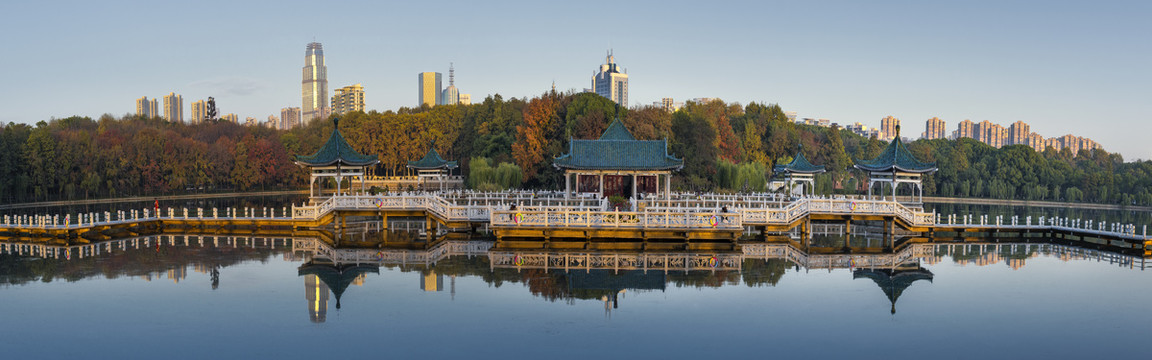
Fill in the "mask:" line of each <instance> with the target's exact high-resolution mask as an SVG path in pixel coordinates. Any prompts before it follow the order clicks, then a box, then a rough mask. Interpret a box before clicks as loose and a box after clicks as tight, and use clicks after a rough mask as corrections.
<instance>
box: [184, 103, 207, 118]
mask: <svg viewBox="0 0 1152 360" xmlns="http://www.w3.org/2000/svg"><path fill="white" fill-rule="evenodd" d="M207 115H208V102H207V101H204V100H196V101H194V102H192V117H190V118H188V123H189V124H199V123H202V122H204V117H205V116H207Z"/></svg>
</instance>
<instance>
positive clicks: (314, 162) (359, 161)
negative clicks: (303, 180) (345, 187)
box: [296, 118, 380, 196]
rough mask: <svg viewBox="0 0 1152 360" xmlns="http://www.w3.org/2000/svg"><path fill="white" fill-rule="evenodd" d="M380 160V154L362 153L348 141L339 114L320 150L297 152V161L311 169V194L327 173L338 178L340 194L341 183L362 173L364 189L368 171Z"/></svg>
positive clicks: (334, 119)
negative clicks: (305, 153)
mask: <svg viewBox="0 0 1152 360" xmlns="http://www.w3.org/2000/svg"><path fill="white" fill-rule="evenodd" d="M379 163H380V160H379V159H378V158H377V157H376V155H371V156H368V155H363V154H360V153H359V152H357V151H356V150H355V149H353V148H352V146H350V145H348V142H347V141H345V140H344V136H342V135H340V119H339V118H333V119H332V134H330V135H328V141H327V142H325V143H324V146H321V147H320V149H319V150H316V153H315V154H312V155H309V156H300V155H298V156H296V165H299V166H301V167H307V168H308V169H309V179H308V196H313V195H312V191H313V188H314V187H315V184H316V179H323V178H326V177H330V178H332V179H333V180H335V181H336V194H337V195H338V194H340V190H341V184H342V183H343V182H344V178H346V177H359V178H360V190H361V191H363V190H364V175H365V174H367V173H368V167H370V166H374V165H376V164H379ZM350 186H351V185H350ZM318 195H319V194H317V196H318Z"/></svg>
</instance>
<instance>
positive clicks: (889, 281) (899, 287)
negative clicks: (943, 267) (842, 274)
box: [852, 263, 933, 314]
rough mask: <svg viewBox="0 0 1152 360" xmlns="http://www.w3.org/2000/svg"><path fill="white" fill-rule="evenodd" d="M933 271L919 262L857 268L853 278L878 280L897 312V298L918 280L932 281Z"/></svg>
mask: <svg viewBox="0 0 1152 360" xmlns="http://www.w3.org/2000/svg"><path fill="white" fill-rule="evenodd" d="M932 277H933V275H932V272H931V271H928V269H925V268H922V267H920V264H919V263H912V264H907V265H903V266H899V267H895V268H890V269H856V270H854V271H852V278H853V279H859V278H869V279H872V281H875V282H876V286H879V287H880V290H882V291H884V295H885V296H888V301H890V302H891V303H892V313H893V314H895V313H896V299H898V298H900V294H903V293H904V289H907V288H908V287H909V286H912V283H913V282H916V280H928V282H932Z"/></svg>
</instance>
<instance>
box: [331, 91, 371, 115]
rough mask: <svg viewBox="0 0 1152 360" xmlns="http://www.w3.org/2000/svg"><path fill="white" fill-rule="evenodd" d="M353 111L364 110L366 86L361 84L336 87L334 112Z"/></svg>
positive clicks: (333, 101)
mask: <svg viewBox="0 0 1152 360" xmlns="http://www.w3.org/2000/svg"><path fill="white" fill-rule="evenodd" d="M353 111H364V86H362V85H360V84H356V85H349V86H345V87H342V88H339V89H336V95H332V113H334V114H341V115H343V114H345V113H349V112H353Z"/></svg>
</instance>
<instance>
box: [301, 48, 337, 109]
mask: <svg viewBox="0 0 1152 360" xmlns="http://www.w3.org/2000/svg"><path fill="white" fill-rule="evenodd" d="M300 95H301V96H302V97H303V99H304V104H303V106H301V107H300V109H301V110H302V111H303V114H301V115H302V116H301V119H300V120H301V121H304V122H306V121H309V120H312V119H313V118H317V117H319V118H326V117H328V114H329V113H331V108H329V107H328V67H327V66H325V65H324V48H323V47H321V46H320V43H318V42H314V43H309V44H308V50H307V51H306V52H305V53H304V81H303V82H301V90H300Z"/></svg>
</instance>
